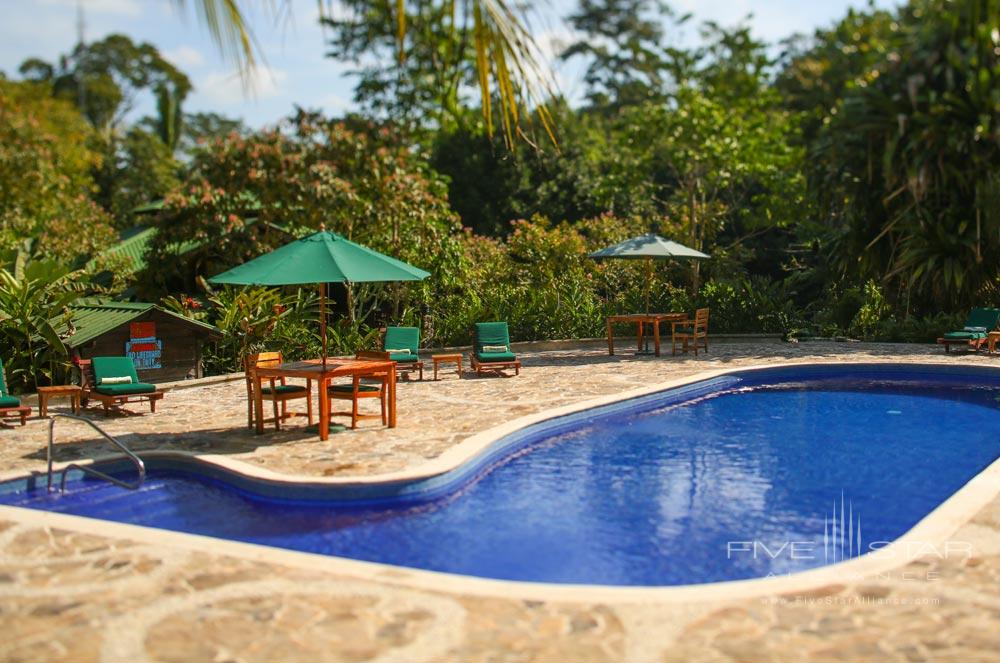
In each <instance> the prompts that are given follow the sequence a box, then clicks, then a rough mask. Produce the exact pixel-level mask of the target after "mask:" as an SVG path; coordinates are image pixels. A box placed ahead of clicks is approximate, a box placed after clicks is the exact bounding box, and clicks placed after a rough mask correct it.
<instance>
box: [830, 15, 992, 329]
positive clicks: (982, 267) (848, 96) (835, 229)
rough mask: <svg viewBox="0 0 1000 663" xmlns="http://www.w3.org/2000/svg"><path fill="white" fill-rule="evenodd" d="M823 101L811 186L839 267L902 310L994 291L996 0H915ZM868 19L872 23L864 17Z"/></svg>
mask: <svg viewBox="0 0 1000 663" xmlns="http://www.w3.org/2000/svg"><path fill="white" fill-rule="evenodd" d="M894 19H895V20H894V21H893V25H892V26H891V28H890V31H889V35H890V36H889V37H888V38H887V42H886V43H885V44H884V45H883V46H882V47H881V48H880V49H879V50H878V56H877V57H875V58H874V59H875V62H874V64H873V65H872V66H871V67H870V68H868V69H866V70H864V71H863V72H862V73H861V74H860V75H858V76H857V77H856V78H855V79H854V80H852V81H851V82H850V83H849V84H848V85H847V87H846V91H845V92H844V95H843V98H842V99H840V100H837V101H836V102H835V103H832V104H830V106H829V108H830V110H829V111H828V113H827V115H826V117H824V118H823V126H822V129H821V130H820V131H819V132H818V133H817V138H816V140H815V141H814V143H813V144H812V146H811V148H812V152H813V154H814V155H815V157H816V158H815V159H814V160H813V163H814V164H815V170H814V171H813V185H814V187H815V188H816V189H818V190H826V191H827V192H829V195H827V196H825V197H823V198H821V199H820V200H821V204H823V206H824V210H825V212H826V215H827V219H828V223H829V227H830V229H831V236H832V238H833V240H834V241H833V242H832V246H831V248H832V250H833V252H834V253H835V255H836V256H837V257H838V259H839V262H840V264H841V266H842V269H843V271H844V273H845V274H847V275H849V276H850V277H852V278H854V279H856V280H858V281H863V280H865V279H868V278H875V279H876V280H877V281H878V282H879V283H880V284H881V285H882V287H883V288H885V289H886V290H887V291H888V295H889V296H890V297H891V299H892V300H894V301H895V302H896V303H897V305H898V306H900V308H902V309H904V310H913V309H916V310H918V311H919V310H921V309H923V310H940V309H942V308H943V309H945V310H950V309H952V308H953V307H956V306H968V305H971V304H973V303H976V302H981V301H984V300H985V301H988V300H991V299H993V298H995V296H996V294H997V287H998V276H1000V268H998V265H1000V253H998V247H1000V211H998V210H1000V208H998V205H997V202H998V200H1000V176H998V175H997V164H998V163H1000V97H998V90H1000V33H998V31H997V27H996V26H997V25H1000V3H998V2H995V1H988V2H980V1H974V0H965V1H962V2H945V1H944V0H914V1H913V2H911V3H910V4H909V5H907V6H905V7H903V8H902V9H900V10H899V12H898V15H896V16H895V17H894ZM871 20H872V21H879V20H880V16H878V15H875V16H873V17H872V19H871Z"/></svg>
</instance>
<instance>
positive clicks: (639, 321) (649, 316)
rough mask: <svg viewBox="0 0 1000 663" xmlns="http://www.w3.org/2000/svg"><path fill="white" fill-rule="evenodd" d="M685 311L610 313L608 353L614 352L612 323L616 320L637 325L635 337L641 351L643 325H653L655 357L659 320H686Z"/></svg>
mask: <svg viewBox="0 0 1000 663" xmlns="http://www.w3.org/2000/svg"><path fill="white" fill-rule="evenodd" d="M687 319H688V316H687V313H629V314H626V315H612V316H608V354H609V355H614V354H615V332H614V324H615V323H616V322H627V323H629V324H634V325H637V326H638V328H639V329H638V333H637V334H636V338H637V339H638V349H639V351H640V352H641V351H642V340H643V337H644V336H645V326H646V325H652V326H653V344H654V347H655V354H656V356H657V357H659V356H660V323H661V322H683V321H684V320H687Z"/></svg>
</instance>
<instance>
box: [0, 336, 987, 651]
mask: <svg viewBox="0 0 1000 663" xmlns="http://www.w3.org/2000/svg"><path fill="white" fill-rule="evenodd" d="M794 360H809V361H829V362H858V361H903V362H919V361H934V362H949V363H952V362H958V363H982V364H994V363H1000V357H997V358H994V357H990V356H986V355H964V354H954V355H944V354H943V353H942V351H941V350H940V349H937V348H932V347H922V346H909V345H887V344H886V345H883V344H853V343H802V344H787V343H777V342H776V343H760V344H748V343H740V344H737V343H733V344H719V345H716V346H715V347H713V348H712V353H711V354H710V355H708V356H702V357H699V358H697V359H695V358H694V357H693V356H687V357H683V358H671V357H662V358H659V359H656V358H652V357H637V356H635V355H633V354H630V353H625V354H622V355H620V356H615V357H609V356H607V354H606V352H602V351H601V350H600V349H596V348H592V349H588V348H585V347H580V348H576V349H572V350H558V351H549V352H535V353H531V354H528V355H525V356H524V363H525V367H524V370H523V371H522V375H521V376H520V377H517V378H509V379H501V378H486V377H484V378H480V379H464V380H458V379H456V378H455V376H454V375H453V374H452V375H446V376H445V377H444V379H442V380H441V381H439V382H429V381H428V382H423V383H420V382H413V383H409V384H407V383H402V384H401V385H400V390H399V394H400V401H399V423H400V425H399V427H398V428H396V429H394V430H386V429H383V428H382V427H381V426H378V425H377V423H371V422H364V423H362V428H360V429H359V430H357V431H349V430H347V431H342V432H339V433H337V434H335V435H331V437H330V440H329V441H328V442H325V443H322V442H320V441H319V440H318V438H317V437H316V435H315V433H314V432H310V431H309V430H308V429H307V428H306V427H305V426H304V419H303V420H302V423H299V422H297V421H296V420H292V422H290V425H289V426H288V428H287V430H283V431H282V432H280V433H274V432H273V431H272V432H268V434H266V435H264V436H255V435H253V434H252V433H251V432H250V431H249V430H247V429H246V409H245V408H246V394H245V387H244V384H243V382H242V381H236V382H229V383H224V384H216V385H210V386H203V387H197V388H192V389H183V390H175V391H173V392H171V393H170V394H168V395H167V397H166V398H165V399H164V400H163V401H161V407H158V408H157V409H158V412H157V413H156V414H155V415H150V414H149V413H148V412H146V413H144V414H130V415H121V416H115V417H109V418H103V417H102V416H101V415H100V414H97V411H96V410H95V411H94V413H95V414H96V417H95V418H96V419H98V420H99V421H100V422H101V423H102V424H104V425H106V427H107V428H108V430H109V431H110V432H111V433H112V434H114V435H117V436H120V437H121V438H122V439H124V440H126V441H127V442H128V443H129V444H130V445H132V446H133V447H135V448H136V449H139V450H142V449H152V448H161V449H162V448H166V449H187V450H194V451H198V452H205V453H217V454H226V455H229V456H231V457H232V458H234V459H237V460H239V461H242V462H245V463H250V464H254V465H259V466H262V467H266V468H268V469H271V470H274V471H277V472H284V473H295V474H307V475H318V476H347V475H360V474H377V473H382V472H387V471H392V470H398V469H401V468H410V467H415V466H417V465H419V464H421V463H423V462H425V461H426V460H427V459H431V458H434V457H436V456H438V455H439V454H441V453H442V452H443V451H445V450H447V449H448V448H450V447H452V446H453V445H455V444H456V443H457V442H459V441H461V440H462V439H464V438H466V437H467V436H469V435H470V434H471V433H474V432H478V431H481V430H485V429H487V428H489V427H491V426H494V425H496V424H499V423H502V422H506V421H509V420H510V419H512V418H515V417H518V416H521V415H524V414H528V413H532V412H536V411H539V410H543V409H548V408H551V407H555V406H558V405H564V404H568V403H572V402H575V401H579V400H585V399H588V398H592V397H594V396H600V395H605V394H612V393H617V392H622V391H626V390H628V389H632V388H636V387H640V386H647V385H650V384H655V383H658V382H663V381H666V380H670V379H673V378H677V377H681V376H684V375H689V374H694V373H697V372H700V371H703V370H708V369H713V368H720V367H730V366H734V367H735V366H744V365H751V364H774V363H780V362H784V361H794ZM60 409H62V403H61V402H56V403H55V404H54V407H53V410H55V411H59V410H60ZM134 412H136V413H141V412H143V408H141V407H136V408H135V410H134ZM60 426H61V427H62V428H61V430H60V433H59V438H58V439H59V440H60V442H59V444H58V454H57V459H58V460H59V461H67V460H70V459H79V458H88V457H92V456H96V455H101V454H104V453H108V452H109V451H110V449H108V448H106V447H104V445H103V443H101V442H99V441H97V440H95V439H93V438H92V436H91V434H90V433H89V432H88V431H86V430H83V428H82V427H80V428H79V429H78V428H76V426H75V424H72V423H69V422H60ZM45 441H46V424H45V422H43V421H39V420H35V421H29V423H28V426H26V427H25V428H23V429H22V428H7V429H0V459H2V461H3V467H4V468H5V470H7V471H10V470H21V471H28V470H41V469H43V468H44V459H45ZM952 538H953V539H954V540H960V541H968V542H971V543H972V544H973V550H974V552H973V554H972V555H971V556H968V557H966V556H951V557H949V558H948V559H939V558H937V557H936V556H932V555H929V556H927V557H925V558H922V559H919V560H917V561H915V562H913V563H911V564H909V565H907V566H905V567H902V568H898V569H894V570H893V571H891V572H888V573H884V574H880V575H878V576H873V577H866V578H862V579H852V580H851V581H845V582H844V583H843V584H836V585H829V586H826V587H821V588H819V589H814V590H812V591H810V592H807V593H805V594H803V595H799V596H793V595H788V596H769V597H765V598H763V599H760V598H755V599H744V600H723V601H719V600H704V601H697V602H690V603H684V604H677V603H662V604H661V603H656V602H644V603H641V604H639V603H636V604H622V603H614V604H607V605H605V604H589V603H573V602H565V601H564V602H559V601H525V600H514V599H500V598H483V597H477V596H472V595H463V594H461V593H454V592H443V591H441V592H434V591H425V590H417V589H411V588H406V587H402V586H399V585H396V584H393V583H392V582H391V580H387V581H384V582H383V581H372V580H361V579H357V578H350V577H345V576H342V575H338V574H335V573H331V572H328V571H323V570H315V569H308V568H303V567H293V566H283V565H280V564H273V563H265V562H260V561H253V560H249V559H243V558H238V557H235V556H231V555H225V554H220V553H211V552H204V551H194V550H190V549H186V548H180V547H172V546H167V545H163V544H155V545H154V544H152V543H144V542H142V541H139V540H127V539H121V538H116V537H111V536H97V535H92V534H82V533H78V532H71V531H64V530H56V529H50V528H44V527H39V526H33V525H31V524H30V522H18V523H15V522H13V521H7V522H5V521H2V520H0V633H2V634H3V636H4V637H3V638H2V639H0V661H12V662H13V661H32V662H36V661H74V663H77V662H80V663H82V662H85V661H128V662H132V661H178V662H180V661H185V662H187V661H234V662H240V663H242V662H250V661H261V662H273V661H303V660H309V661H401V662H406V663H410V662H413V663H416V662H417V661H435V662H450V661H484V662H485V661H518V662H519V661H620V660H629V661H643V662H644V661H772V660H804V659H810V660H874V659H879V660H888V661H923V660H949V661H950V660H962V661H988V660H993V661H995V660H997V657H998V655H997V651H1000V592H998V591H997V589H998V587H1000V497H997V498H995V499H994V500H993V501H992V502H991V503H990V504H989V506H987V507H986V508H984V509H982V510H981V511H980V512H979V513H978V514H977V515H976V516H975V517H973V518H972V519H971V520H969V521H968V522H967V523H966V524H965V525H964V526H962V528H961V529H960V530H959V531H958V532H956V534H955V535H954V536H953V537H952Z"/></svg>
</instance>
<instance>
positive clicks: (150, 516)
mask: <svg viewBox="0 0 1000 663" xmlns="http://www.w3.org/2000/svg"><path fill="white" fill-rule="evenodd" d="M998 399H1000V372H997V371H993V370H988V369H978V368H971V367H953V366H949V367H927V366H923V367H916V368H914V367H901V366H894V365H837V366H810V367H801V366H800V367H788V368H777V369H766V370H757V371H744V372H740V371H737V372H734V373H731V374H728V375H726V376H723V377H719V378H715V379H711V380H707V381H702V382H698V383H695V384H692V385H689V386H686V387H682V388H678V389H671V390H667V391H664V392H660V393H657V394H652V395H649V396H644V397H642V398H637V399H632V400H628V401H623V402H620V403H616V404H613V405H609V406H604V407H601V408H598V409H595V410H591V411H588V412H583V413H577V414H574V415H571V416H566V417H560V418H557V419H553V420H549V421H545V422H542V423H540V424H537V425H533V426H530V427H528V428H526V429H523V430H521V431H519V432H517V433H515V434H513V435H509V436H507V437H506V438H503V439H502V440H499V441H498V442H497V443H496V444H495V445H493V446H492V447H491V449H490V451H489V452H488V453H485V454H483V455H481V456H480V457H478V458H477V459H476V460H475V461H473V462H470V463H468V464H466V465H464V466H462V467H460V468H456V469H455V470H453V471H451V472H448V473H446V474H445V475H441V476H438V477H434V478H431V479H428V480H424V481H417V482H412V483H409V484H404V485H392V486H383V487H381V488H380V487H367V488H356V489H351V490H346V491H336V492H331V491H330V490H329V489H328V488H323V487H321V486H315V485H314V486H303V487H302V488H301V489H298V490H292V489H289V488H288V487H287V486H275V485H269V484H267V483H266V482H258V481H255V480H251V479H246V478H237V477H234V476H232V475H230V474H229V473H228V472H226V471H222V470H217V471H213V472H208V473H206V472H205V471H204V469H202V468H199V467H197V466H196V465H193V464H191V463H190V462H187V463H185V462H182V461H176V460H175V461H170V462H166V461H158V462H152V463H150V473H149V477H148V479H147V481H146V483H145V485H144V486H143V488H142V489H141V490H139V491H136V492H129V491H125V490H122V489H120V488H117V487H115V486H112V485H110V484H106V483H104V482H100V481H95V480H91V479H86V478H83V477H82V476H80V475H79V473H71V475H70V480H69V482H68V490H67V492H66V493H65V494H55V493H54V494H46V493H45V490H44V481H42V482H38V483H37V485H36V484H35V483H34V482H32V481H25V480H20V481H11V482H7V483H5V484H0V504H7V505H13V506H21V507H27V508H32V509H43V510H48V511H55V512H61V513H67V514H74V515H79V516H86V517H91V518H100V519H106V520H112V521H117V522H124V523H132V524H140V525H148V526H152V527H159V528H164V529H170V530H177V531H181V532H189V533H196V534H204V535H208V536H214V537H219V538H224V539H232V540H236V541H244V542H251V543H258V544H264V545H268V546H276V547H280V548H288V549H292V550H300V551H306V552H314V553H321V554H325V555H336V556H342V557H347V558H353V559H360V560H368V561H375V562H382V563H388V564H395V565H401V566H407V567H414V568H420V569H429V570H436V571H446V572H450V573H459V574H467V575H473V576H481V577H486V578H498V579H507V580H523V581H537V582H552V583H583V584H600V585H623V586H630V585H647V586H648V585H681V584H692V583H709V582H717V581H723V580H738V579H746V578H757V577H763V576H767V575H773V574H784V573H790V572H795V571H802V570H806V569H810V568H816V567H819V566H823V565H825V564H829V563H831V562H835V561H840V560H842V559H847V558H851V557H856V556H858V555H861V554H864V553H866V552H868V551H869V550H873V549H875V548H877V547H880V546H882V545H884V544H885V542H890V541H893V540H894V539H896V538H898V537H900V536H901V535H902V534H904V533H905V532H906V531H907V530H909V529H910V528H912V527H913V525H915V524H916V523H917V522H918V521H919V520H920V519H921V518H923V517H924V516H925V515H926V514H927V513H929V512H930V511H931V510H933V509H934V508H935V507H936V506H938V505H939V504H940V503H941V502H943V501H944V500H946V499H947V498H948V497H950V496H951V495H952V494H954V493H955V492H956V491H957V490H958V489H959V488H961V487H962V486H963V485H964V484H965V483H966V482H967V481H969V479H971V478H972V477H973V476H975V475H976V474H978V473H979V472H981V471H982V470H983V469H985V468H986V467H987V466H988V465H990V463H992V462H993V461H994V460H995V459H996V458H997V457H998V455H1000V403H998ZM334 443H335V440H334Z"/></svg>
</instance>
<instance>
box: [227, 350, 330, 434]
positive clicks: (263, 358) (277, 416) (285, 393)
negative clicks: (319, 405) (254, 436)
mask: <svg viewBox="0 0 1000 663" xmlns="http://www.w3.org/2000/svg"><path fill="white" fill-rule="evenodd" d="M283 361H284V359H283V357H282V356H281V353H280V352H258V353H256V354H252V355H250V356H248V357H247V358H246V361H245V362H244V365H243V368H244V371H245V373H246V382H247V426H249V427H250V428H253V427H254V393H253V389H254V379H253V376H254V370H255V369H257V368H269V367H273V366H278V365H280V364H281V363H283ZM266 380H267V382H268V385H267V386H266V387H261V389H260V398H261V400H263V401H271V407H272V409H273V411H274V416H273V417H272V418H270V419H268V418H265V419H264V423H265V424H266V423H270V422H274V430H281V422H282V421H284V420H285V419H289V418H291V417H295V416H301V414H302V413H301V412H289V411H288V401H290V400H295V399H298V398H304V399H306V417H307V419H308V422H309V423H310V424H312V422H313V407H312V380H306V384H305V386H302V385H300V384H288V383H287V382H286V380H285V378H266ZM279 404H280V410H281V411H280V413H279V411H278V410H279Z"/></svg>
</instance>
